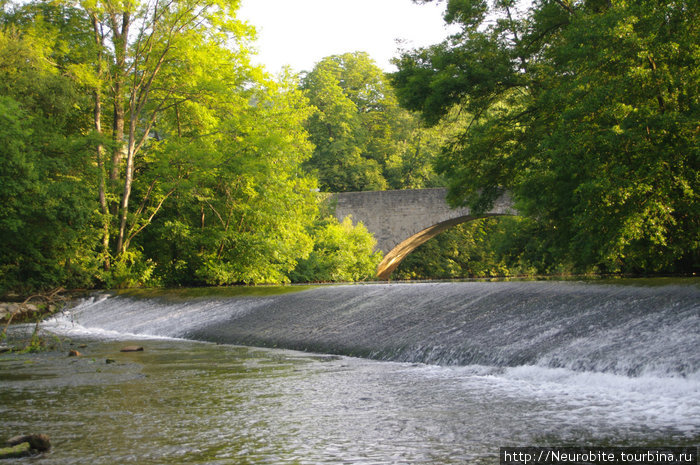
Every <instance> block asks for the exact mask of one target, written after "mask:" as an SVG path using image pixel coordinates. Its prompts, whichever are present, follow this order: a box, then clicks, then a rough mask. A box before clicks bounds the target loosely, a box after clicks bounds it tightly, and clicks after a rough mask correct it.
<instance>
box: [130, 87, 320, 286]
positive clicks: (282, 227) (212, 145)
mask: <svg viewBox="0 0 700 465" xmlns="http://www.w3.org/2000/svg"><path fill="white" fill-rule="evenodd" d="M297 86H298V82H296V81H295V80H294V79H292V78H291V77H289V76H287V77H285V78H283V80H282V81H281V82H280V83H278V84H275V83H273V82H268V83H267V84H266V86H265V87H258V88H256V89H250V93H249V94H246V96H247V97H248V98H249V99H250V101H251V102H253V103H252V104H250V103H249V101H248V100H240V99H239V101H238V102H237V103H234V102H229V104H230V105H231V106H230V107H228V110H227V111H225V112H223V113H221V114H218V115H210V118H208V120H209V122H210V123H211V124H212V127H211V128H210V131H211V132H213V133H215V134H216V136H211V137H207V138H206V139H197V140H195V141H193V142H187V143H185V144H186V145H185V146H184V147H179V148H178V147H172V148H170V149H169V148H168V143H165V142H164V143H163V144H162V145H161V149H160V150H162V151H168V150H172V151H173V153H175V154H178V155H177V158H176V159H175V160H178V161H175V160H173V159H169V160H170V161H166V162H165V163H166V164H167V165H170V166H172V165H173V164H174V163H178V164H179V163H191V162H190V161H189V160H191V159H193V158H194V159H195V160H196V163H197V167H196V169H191V175H189V177H188V179H186V180H185V181H184V182H183V184H182V185H181V186H180V187H179V189H178V191H177V192H176V193H174V194H173V198H172V199H171V200H172V201H171V202H170V207H169V208H168V209H167V210H166V211H164V212H163V214H161V215H160V218H159V219H157V220H156V221H155V224H154V226H153V227H152V228H151V229H150V231H148V232H147V233H146V236H145V238H144V240H143V241H142V244H143V247H144V252H145V253H146V255H148V256H150V257H154V259H155V262H156V263H157V264H158V265H157V268H156V270H155V273H156V275H157V276H159V277H160V279H161V280H162V281H163V282H164V283H165V284H169V285H173V284H179V285H182V284H199V285H201V284H209V285H223V284H234V283H279V282H286V281H288V280H289V278H288V274H289V273H290V272H291V271H292V269H293V268H294V267H295V266H296V264H297V260H298V259H300V258H304V257H307V256H308V254H309V252H310V251H311V248H312V245H313V243H312V238H311V237H310V236H309V234H308V232H307V229H308V227H309V225H310V224H311V222H312V221H313V220H314V218H315V216H316V214H317V211H318V206H317V201H316V198H315V192H313V191H314V189H315V187H316V183H315V180H314V179H312V178H310V177H308V176H307V175H306V174H305V173H304V172H303V171H302V169H301V164H302V162H303V161H304V160H306V159H308V157H309V156H310V154H311V145H310V144H309V142H308V139H307V134H306V132H305V131H304V130H303V121H304V120H305V119H306V118H307V117H308V114H309V112H310V108H309V106H308V103H307V101H306V99H305V98H304V97H303V95H302V94H301V92H300V91H299V90H298V89H297ZM234 95H235V94H234ZM238 97H240V95H239V96H238ZM195 115H197V116H201V114H200V113H196V114H195ZM195 115H190V116H195ZM184 116H185V115H184V112H183V113H181V115H180V117H181V119H180V126H179V129H178V128H176V127H173V128H171V131H178V130H179V131H181V132H183V133H184V132H189V131H192V130H195V129H196V126H195V123H197V121H196V120H195V121H192V120H191V119H189V118H187V119H186V118H185V117H184ZM197 124H199V123H197ZM166 134H167V132H166ZM167 140H168V139H166V141H167ZM157 158H158V159H159V160H163V157H162V156H159V157H157ZM166 160H168V158H166ZM160 163H163V162H162V161H161V162H160ZM148 169H149V170H153V173H152V174H150V175H149V176H148V177H152V176H154V175H155V173H157V172H158V171H159V170H160V168H158V167H157V166H156V165H153V166H151V167H149V168H148Z"/></svg>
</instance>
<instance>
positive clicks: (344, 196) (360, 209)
mask: <svg viewBox="0 0 700 465" xmlns="http://www.w3.org/2000/svg"><path fill="white" fill-rule="evenodd" d="M446 195H447V189H445V188H437V189H405V190H393V191H367V192H344V193H338V194H333V199H334V202H335V203H336V205H335V216H336V218H338V220H339V221H342V220H343V219H344V218H345V217H346V216H351V217H352V220H353V223H354V224H357V223H358V222H362V223H363V224H364V225H365V227H366V228H367V230H368V231H369V232H371V233H372V234H373V235H374V237H375V239H376V240H377V246H376V249H377V250H381V251H382V252H384V261H382V264H380V266H379V269H378V277H380V278H384V279H388V275H389V274H390V273H391V271H393V270H394V269H395V268H396V266H398V264H399V263H400V262H401V260H403V258H404V257H405V256H406V255H408V254H409V253H410V252H411V251H413V250H414V249H415V248H416V247H418V246H419V245H420V244H422V243H424V242H426V241H427V240H429V239H430V238H432V237H434V236H435V235H437V234H439V233H440V232H442V231H444V230H446V229H448V228H450V227H452V226H454V225H456V224H459V223H463V222H465V221H469V220H473V219H476V218H481V217H485V216H497V215H513V214H517V213H516V212H515V211H514V210H513V207H512V202H511V201H510V198H509V197H508V196H507V195H504V196H503V197H501V198H500V199H498V201H496V203H495V205H494V207H493V208H492V209H491V210H490V211H488V212H486V213H484V214H482V215H479V216H472V215H471V212H470V210H469V208H457V209H453V208H450V206H449V205H448V204H447V202H446V201H445V197H446Z"/></svg>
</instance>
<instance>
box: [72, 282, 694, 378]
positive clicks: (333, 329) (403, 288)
mask: <svg viewBox="0 0 700 465" xmlns="http://www.w3.org/2000/svg"><path fill="white" fill-rule="evenodd" d="M65 323H66V322H65V320H64V324H65ZM71 324H78V325H80V326H82V327H86V328H93V329H96V328H97V329H100V330H105V331H114V332H117V333H125V334H132V335H141V336H161V337H175V338H185V339H193V340H200V341H208V342H217V343H226V344H243V345H252V346H262V347H280V348H287V349H296V350H304V351H312V352H323V353H330V354H339V355H351V356H361V357H367V358H373V359H379V360H390V361H400V362H415V363H426V364H436V365H485V366H496V367H516V366H531V365H534V366H542V367H549V368H568V369H571V370H574V371H590V372H603V373H613V374H618V375H625V376H640V375H655V376H662V377H684V378H695V379H697V378H698V370H699V368H700V349H699V345H698V342H700V339H699V337H700V289H698V287H696V286H674V285H670V286H649V287H642V286H629V285H602V284H591V283H567V282H548V281H544V282H459V283H419V284H374V285H348V286H325V287H314V288H310V289H306V290H302V291H299V292H290V293H283V294H280V295H268V296H245V295H241V296H237V297H221V296H219V297H211V296H209V297H194V298H192V297H189V298H187V297H179V296H178V295H177V294H176V293H171V294H168V293H167V292H164V293H161V294H158V295H152V296H151V297H148V298H144V297H143V296H137V295H130V294H128V293H126V294H122V295H118V296H113V295H107V294H105V295H99V296H94V297H92V298H90V299H87V300H85V301H83V302H82V303H81V304H80V305H78V306H77V308H75V309H74V310H73V314H72V317H71Z"/></svg>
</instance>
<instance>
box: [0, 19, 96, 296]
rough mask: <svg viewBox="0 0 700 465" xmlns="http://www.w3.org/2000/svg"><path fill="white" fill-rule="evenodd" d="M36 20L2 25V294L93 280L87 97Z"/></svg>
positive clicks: (49, 32)
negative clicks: (61, 68) (62, 68)
mask: <svg viewBox="0 0 700 465" xmlns="http://www.w3.org/2000/svg"><path fill="white" fill-rule="evenodd" d="M60 48H61V40H60V38H59V34H58V32H57V30H56V29H55V28H53V27H51V26H50V25H49V24H46V23H44V22H42V21H35V22H33V23H32V24H31V25H30V27H28V28H27V29H26V30H25V31H23V32H22V33H20V32H19V31H18V30H16V29H14V28H11V27H5V28H3V29H2V30H0V185H1V186H2V188H1V189H0V205H2V208H0V244H1V245H0V294H2V293H4V292H5V291H7V290H9V289H14V290H20V291H22V292H27V291H30V290H33V289H36V288H42V287H48V286H54V287H55V286H59V285H64V286H65V285H71V286H76V287H79V286H83V285H85V284H87V283H90V282H91V281H92V274H93V273H94V272H95V268H96V261H95V256H94V254H92V253H90V251H91V249H92V247H93V246H94V241H93V237H94V234H93V229H92V224H93V221H94V209H93V204H92V202H91V189H90V185H89V184H85V183H84V182H83V180H84V179H89V178H91V177H92V176H93V175H94V173H93V171H92V168H91V164H90V155H91V153H90V150H91V147H92V141H91V139H90V137H89V136H86V135H85V134H86V128H87V127H89V126H88V125H89V113H88V112H87V111H86V110H87V109H89V105H90V102H89V101H86V99H83V98H82V96H81V93H80V89H79V88H78V87H77V86H76V85H75V83H74V82H73V80H72V79H70V78H68V77H67V76H64V75H62V74H60V73H58V72H57V70H56V67H55V66H54V65H53V64H52V63H54V62H56V61H60V60H61V58H65V57H62V56H61V53H60Z"/></svg>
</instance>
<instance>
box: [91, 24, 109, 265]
mask: <svg viewBox="0 0 700 465" xmlns="http://www.w3.org/2000/svg"><path fill="white" fill-rule="evenodd" d="M92 27H93V30H94V33H95V43H96V45H97V50H98V51H97V75H98V76H99V78H100V79H102V77H103V72H104V69H103V63H102V50H103V48H104V39H103V36H102V33H101V31H100V27H99V23H98V21H97V15H96V14H95V13H93V14H92ZM94 98H95V109H94V114H93V117H94V123H95V132H97V134H98V135H100V136H101V135H102V93H101V91H100V87H99V84H98V86H97V87H95V91H94ZM96 157H97V175H98V176H99V185H98V189H99V199H100V211H101V212H102V256H103V260H104V262H103V267H104V270H105V271H109V268H110V260H109V224H110V215H109V208H108V206H107V196H106V192H105V190H106V185H105V184H106V183H105V179H106V177H107V173H106V171H105V166H104V160H103V157H104V146H103V145H102V143H101V142H100V143H99V144H98V145H97V153H96Z"/></svg>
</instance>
